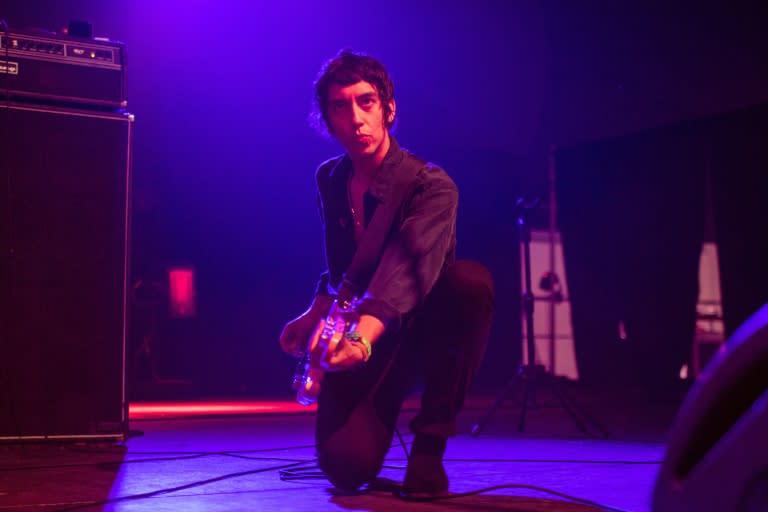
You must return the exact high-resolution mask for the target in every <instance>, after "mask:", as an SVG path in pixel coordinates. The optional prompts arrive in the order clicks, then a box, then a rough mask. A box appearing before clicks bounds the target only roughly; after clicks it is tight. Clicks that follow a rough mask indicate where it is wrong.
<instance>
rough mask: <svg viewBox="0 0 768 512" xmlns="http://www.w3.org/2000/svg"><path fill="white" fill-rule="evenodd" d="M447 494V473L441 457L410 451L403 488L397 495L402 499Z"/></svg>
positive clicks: (427, 497) (422, 498) (431, 497)
mask: <svg viewBox="0 0 768 512" xmlns="http://www.w3.org/2000/svg"><path fill="white" fill-rule="evenodd" d="M446 495H448V475H447V474H446V473H445V468H444V467H443V457H442V456H438V455H432V454H426V453H412V454H411V457H410V458H409V459H408V469H406V471H405V481H404V482H403V488H402V489H401V490H400V491H399V492H398V496H399V497H400V498H402V499H404V500H412V501H418V500H429V499H434V498H437V497H441V496H446Z"/></svg>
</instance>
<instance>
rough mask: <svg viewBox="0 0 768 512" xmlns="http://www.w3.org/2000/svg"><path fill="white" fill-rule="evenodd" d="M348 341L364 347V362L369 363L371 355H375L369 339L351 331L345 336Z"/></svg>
mask: <svg viewBox="0 0 768 512" xmlns="http://www.w3.org/2000/svg"><path fill="white" fill-rule="evenodd" d="M344 337H345V338H346V339H348V340H349V341H351V342H353V343H358V344H360V345H361V346H362V348H363V349H364V350H363V354H364V356H363V362H366V363H367V362H368V360H369V359H370V358H371V355H372V354H373V348H372V347H371V342H370V341H368V339H367V338H366V337H365V336H363V335H362V334H360V332H359V331H350V332H348V333H346V334H345V335H344Z"/></svg>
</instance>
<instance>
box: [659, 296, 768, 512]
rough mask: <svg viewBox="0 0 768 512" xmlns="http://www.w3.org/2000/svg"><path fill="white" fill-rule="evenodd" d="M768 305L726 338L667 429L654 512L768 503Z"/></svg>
mask: <svg viewBox="0 0 768 512" xmlns="http://www.w3.org/2000/svg"><path fill="white" fill-rule="evenodd" d="M767 435H768V304H766V305H765V306H763V307H762V308H761V309H760V310H758V311H757V312H756V313H754V314H753V315H752V317H750V318H749V319H748V320H747V321H746V322H745V323H744V324H742V325H741V327H739V328H738V329H737V330H736V331H735V332H734V333H733V335H732V336H731V337H729V338H728V340H727V341H726V343H725V345H724V346H723V348H722V350H721V351H720V352H719V353H718V354H717V355H716V356H715V358H714V359H713V360H712V361H711V362H710V363H709V364H708V365H707V367H706V368H705V370H704V372H703V373H702V374H701V375H700V376H699V379H698V380H697V381H696V385H695V386H694V387H693V389H692V390H691V392H690V393H689V394H688V397H687V398H686V400H685V402H684V403H683V406H682V407H681V408H680V411H679V412H678V415H677V418H676V419H675V422H674V424H673V426H672V429H671V430H670V436H669V443H668V446H667V451H666V455H665V457H664V462H663V464H662V467H661V470H660V471H659V475H658V478H657V481H656V487H655V490H654V496H653V511H654V512H678V511H688V510H695V511H697V512H725V511H729V512H765V511H766V510H768V442H766V436H767Z"/></svg>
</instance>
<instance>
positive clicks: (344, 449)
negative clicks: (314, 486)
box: [318, 442, 383, 491]
mask: <svg viewBox="0 0 768 512" xmlns="http://www.w3.org/2000/svg"><path fill="white" fill-rule="evenodd" d="M318 463H319V465H320V469H321V470H322V471H323V473H325V475H326V477H328V480H329V481H330V482H331V483H332V484H333V485H334V486H335V487H337V488H338V489H342V490H345V491H354V490H357V489H359V488H360V487H361V486H362V485H364V484H366V483H369V482H371V481H372V480H373V479H374V478H376V475H378V474H379V471H381V467H382V465H383V459H382V458H381V456H380V455H379V454H377V453H374V451H373V450H371V448H370V447H369V446H356V445H352V444H345V443H343V442H340V443H328V444H327V445H326V446H325V447H324V448H323V449H321V450H320V451H319V453H318Z"/></svg>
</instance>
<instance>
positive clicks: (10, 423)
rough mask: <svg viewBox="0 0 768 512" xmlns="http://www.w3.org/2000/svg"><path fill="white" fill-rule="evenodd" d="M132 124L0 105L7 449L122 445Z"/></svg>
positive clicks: (0, 349)
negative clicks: (61, 442)
mask: <svg viewBox="0 0 768 512" xmlns="http://www.w3.org/2000/svg"><path fill="white" fill-rule="evenodd" d="M132 132H133V116H131V115H130V114H126V113H116V112H114V113H113V112H105V113H101V112H94V111H84V110H74V109H63V108H50V107H44V106H33V105H29V104H14V103H9V102H0V205H2V206H1V207H0V258H2V259H1V260H0V263H1V265H0V292H1V293H2V295H1V297H0V300H1V301H2V302H0V306H1V307H0V312H1V313H0V314H1V316H0V440H2V441H9V440H10V441H24V440H45V439H89V438H102V439H104V438H106V439H109V438H115V439H120V438H125V435H126V433H127V430H128V428H127V425H128V416H127V401H126V396H127V393H126V367H125V366H126V365H125V353H126V329H127V319H126V314H127V310H126V303H127V302H126V299H127V293H126V292H127V283H128V268H129V267H128V234H129V201H130V193H129V191H130V163H131V137H132Z"/></svg>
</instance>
